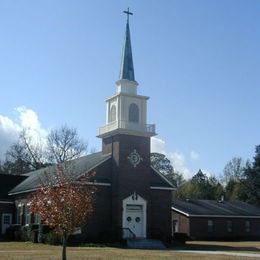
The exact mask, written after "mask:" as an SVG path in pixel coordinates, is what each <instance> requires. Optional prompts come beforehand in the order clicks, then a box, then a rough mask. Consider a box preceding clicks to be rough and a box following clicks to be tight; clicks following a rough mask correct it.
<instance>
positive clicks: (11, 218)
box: [1, 213, 13, 235]
mask: <svg viewBox="0 0 260 260" xmlns="http://www.w3.org/2000/svg"><path fill="white" fill-rule="evenodd" d="M5 216H10V225H9V227H10V226H11V225H12V221H13V214H12V213H2V222H1V223H2V225H1V234H2V235H4V234H5V232H6V228H5V229H4V225H5V224H4V217H5ZM7 228H8V227H7Z"/></svg>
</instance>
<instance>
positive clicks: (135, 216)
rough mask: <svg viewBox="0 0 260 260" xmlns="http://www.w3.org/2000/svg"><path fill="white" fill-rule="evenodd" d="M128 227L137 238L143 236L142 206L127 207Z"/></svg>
mask: <svg viewBox="0 0 260 260" xmlns="http://www.w3.org/2000/svg"><path fill="white" fill-rule="evenodd" d="M126 227H127V228H129V229H130V230H131V231H132V232H133V233H134V234H135V236H136V237H142V236H143V206H142V205H131V204H130V205H126Z"/></svg>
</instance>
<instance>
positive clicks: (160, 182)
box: [151, 166, 176, 190]
mask: <svg viewBox="0 0 260 260" xmlns="http://www.w3.org/2000/svg"><path fill="white" fill-rule="evenodd" d="M151 173H152V178H151V188H155V189H156V188H157V189H168V190H175V189H176V188H175V187H174V186H173V184H172V183H171V182H170V181H169V180H168V179H167V178H166V177H165V176H164V175H163V174H162V173H160V172H159V171H158V170H156V169H155V168H154V167H153V166H151Z"/></svg>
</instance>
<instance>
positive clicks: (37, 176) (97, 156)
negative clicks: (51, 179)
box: [9, 152, 111, 195]
mask: <svg viewBox="0 0 260 260" xmlns="http://www.w3.org/2000/svg"><path fill="white" fill-rule="evenodd" d="M110 158H111V155H110V154H106V155H103V154H102V152H98V153H93V154H90V155H86V156H83V157H80V158H78V159H75V160H72V161H71V162H72V165H73V171H72V172H71V173H72V174H73V176H74V177H75V178H78V177H80V176H81V175H82V174H84V173H87V172H89V171H91V170H93V169H94V168H95V167H97V166H98V165H100V164H102V163H103V162H105V161H106V160H108V159H110ZM55 171H56V165H53V166H49V167H46V168H42V169H39V170H36V171H33V172H30V173H28V174H27V176H28V178H27V179H25V180H24V181H23V182H21V183H20V184H19V185H17V186H16V187H15V188H13V189H12V190H11V191H10V192H9V195H15V194H20V193H26V192H30V191H34V190H36V189H37V188H38V187H39V185H40V184H41V183H42V181H44V179H46V174H53V173H55Z"/></svg>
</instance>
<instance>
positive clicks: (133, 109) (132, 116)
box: [129, 103, 139, 123]
mask: <svg viewBox="0 0 260 260" xmlns="http://www.w3.org/2000/svg"><path fill="white" fill-rule="evenodd" d="M129 122H134V123H138V122H139V108H138V106H137V105H136V104H134V103H133V104H131V105H130V107H129Z"/></svg>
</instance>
